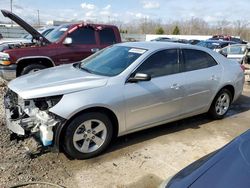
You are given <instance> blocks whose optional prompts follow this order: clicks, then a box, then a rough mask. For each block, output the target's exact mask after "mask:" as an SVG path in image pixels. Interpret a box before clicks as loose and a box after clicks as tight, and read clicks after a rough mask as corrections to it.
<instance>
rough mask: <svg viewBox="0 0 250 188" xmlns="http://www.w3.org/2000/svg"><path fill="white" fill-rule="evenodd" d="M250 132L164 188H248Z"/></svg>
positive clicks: (209, 156)
mask: <svg viewBox="0 0 250 188" xmlns="http://www.w3.org/2000/svg"><path fill="white" fill-rule="evenodd" d="M249 148H250V131H249V130H248V131H247V132H245V133H244V134H242V135H240V136H239V137H237V138H236V139H234V140H233V141H232V142H230V143H229V144H227V145H226V146H224V147H223V148H221V149H219V150H217V151H215V152H213V153H210V154H208V155H206V156H205V157H202V158H201V159H199V160H197V161H195V162H194V163H192V164H191V165H189V166H188V167H186V168H184V169H183V170H181V171H180V172H178V173H177V174H176V175H175V176H173V178H171V179H170V180H167V181H165V182H164V183H163V184H162V185H161V188H188V187H189V188H200V187H202V188H210V187H213V188H221V187H227V188H235V187H240V188H248V187H249V185H250V178H249V177H250V166H249V164H250V152H249Z"/></svg>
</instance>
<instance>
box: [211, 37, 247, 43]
mask: <svg viewBox="0 0 250 188" xmlns="http://www.w3.org/2000/svg"><path fill="white" fill-rule="evenodd" d="M208 40H226V41H233V42H236V43H238V44H247V42H246V41H243V40H241V39H240V38H238V37H232V36H229V35H214V36H213V37H212V38H210V39H208Z"/></svg>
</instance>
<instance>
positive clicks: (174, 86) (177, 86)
mask: <svg viewBox="0 0 250 188" xmlns="http://www.w3.org/2000/svg"><path fill="white" fill-rule="evenodd" d="M180 87H181V86H180V85H179V84H173V85H172V86H171V87H170V88H171V89H176V90H177V89H180Z"/></svg>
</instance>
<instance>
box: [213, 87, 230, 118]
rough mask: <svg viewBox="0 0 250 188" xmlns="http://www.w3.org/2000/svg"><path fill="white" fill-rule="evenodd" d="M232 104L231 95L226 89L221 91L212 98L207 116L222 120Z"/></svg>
mask: <svg viewBox="0 0 250 188" xmlns="http://www.w3.org/2000/svg"><path fill="white" fill-rule="evenodd" d="M231 102H232V94H231V92H230V91H229V90H227V89H222V90H220V92H219V93H218V94H217V95H216V97H215V98H214V101H213V103H212V105H211V107H210V109H209V114H210V116H211V117H212V118H213V119H222V118H223V117H224V116H225V115H226V113H227V111H228V110H229V107H230V105H231Z"/></svg>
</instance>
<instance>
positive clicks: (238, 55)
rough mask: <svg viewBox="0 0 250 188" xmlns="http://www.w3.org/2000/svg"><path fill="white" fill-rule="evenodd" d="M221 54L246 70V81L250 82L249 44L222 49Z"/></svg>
mask: <svg viewBox="0 0 250 188" xmlns="http://www.w3.org/2000/svg"><path fill="white" fill-rule="evenodd" d="M219 53H221V54H223V55H224V56H226V57H227V58H228V59H231V60H235V61H237V62H238V63H240V64H241V65H243V66H244V68H245V74H246V80H247V81H250V46H249V45H247V44H235V45H231V46H228V47H225V48H222V49H221V50H220V51H219Z"/></svg>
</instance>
